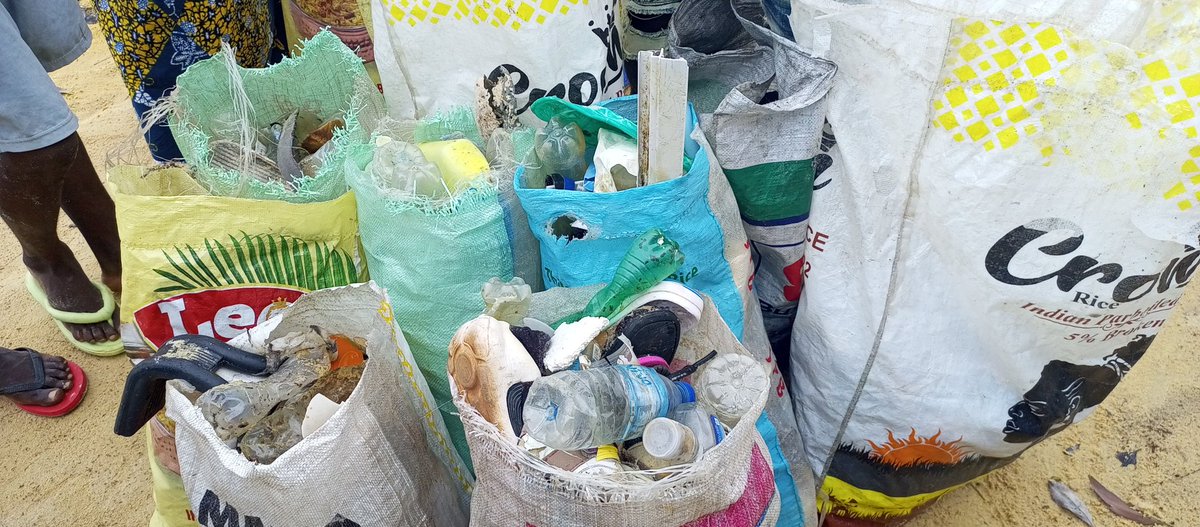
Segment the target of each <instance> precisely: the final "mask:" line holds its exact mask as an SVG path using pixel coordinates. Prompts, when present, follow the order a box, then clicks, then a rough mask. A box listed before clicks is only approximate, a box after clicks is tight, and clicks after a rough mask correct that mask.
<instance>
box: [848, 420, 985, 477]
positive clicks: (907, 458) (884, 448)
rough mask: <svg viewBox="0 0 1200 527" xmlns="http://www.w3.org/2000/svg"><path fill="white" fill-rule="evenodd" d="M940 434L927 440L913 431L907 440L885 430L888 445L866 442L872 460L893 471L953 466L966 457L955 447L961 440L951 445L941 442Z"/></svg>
mask: <svg viewBox="0 0 1200 527" xmlns="http://www.w3.org/2000/svg"><path fill="white" fill-rule="evenodd" d="M941 437H942V431H941V430H938V432H937V433H936V434H933V435H932V436H929V437H921V436H919V435H917V430H916V429H915V428H913V429H912V431H911V432H910V433H909V434H908V437H899V438H897V437H896V435H895V434H894V433H893V432H892V431H891V430H888V438H887V441H884V442H883V443H882V444H877V443H875V442H874V441H870V440H868V441H867V443H869V444H870V445H871V452H870V453H869V454H868V455H869V456H870V457H871V459H872V460H874V461H877V462H879V463H882V464H884V465H891V466H893V467H897V468H899V467H911V466H916V465H954V464H956V463H958V462H960V461H962V460H963V459H965V458H966V457H967V454H968V453H967V452H966V450H964V449H963V448H962V447H960V446H959V445H958V444H959V443H961V442H962V438H961V437H960V438H958V439H955V440H954V441H943V440H942V439H941Z"/></svg>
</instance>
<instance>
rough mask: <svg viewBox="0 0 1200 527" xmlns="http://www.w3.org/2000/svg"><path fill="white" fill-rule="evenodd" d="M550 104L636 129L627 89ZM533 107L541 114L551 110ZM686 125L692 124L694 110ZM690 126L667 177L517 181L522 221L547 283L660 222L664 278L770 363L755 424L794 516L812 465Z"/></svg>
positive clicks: (600, 275)
mask: <svg viewBox="0 0 1200 527" xmlns="http://www.w3.org/2000/svg"><path fill="white" fill-rule="evenodd" d="M554 107H559V108H558V109H559V113H560V114H561V116H562V118H565V119H568V120H570V119H574V120H577V121H579V122H580V123H581V124H582V125H583V126H582V128H583V129H584V130H585V133H587V134H588V136H589V138H592V139H594V136H595V130H596V129H597V128H598V127H599V126H607V127H609V128H610V129H614V130H619V129H627V130H630V129H636V128H635V127H633V120H634V119H635V118H636V115H637V99H636V97H624V98H620V99H614V100H612V101H606V102H604V103H601V104H600V106H599V108H596V107H591V108H589V109H587V110H586V112H587V114H586V115H585V112H583V111H578V110H576V109H572V108H570V107H566V105H564V104H563V103H561V101H554V100H545V101H541V102H539V103H538V104H537V105H535V107H534V110H535V111H539V112H540V111H542V109H543V108H546V109H548V110H551V109H554ZM539 116H540V117H542V118H544V119H548V118H549V117H550V114H549V113H545V114H543V113H539ZM601 122H603V123H605V124H601ZM691 124H692V125H693V126H694V125H695V124H696V123H695V119H694V118H693V119H692V123H691ZM693 132H694V133H692V137H690V138H689V139H688V140H687V141H686V144H685V150H686V151H687V153H688V155H690V156H691V157H692V162H691V167H690V169H689V170H688V171H687V173H685V174H684V175H683V176H681V177H678V178H675V179H673V180H670V181H665V182H662V183H656V184H654V185H650V186H646V187H641V188H635V189H629V190H623V191H620V192H613V193H591V192H569V191H562V190H553V189H544V188H518V189H517V196H518V197H519V198H520V200H521V206H522V207H523V208H524V209H525V213H526V215H528V217H529V227H530V230H531V231H532V232H533V235H534V236H536V237H537V238H538V240H539V241H540V243H541V254H542V269H543V273H544V276H543V278H544V280H545V282H546V286H547V287H554V286H567V287H575V286H581V285H587V284H594V283H600V282H606V281H608V280H611V279H612V273H613V270H614V269H616V267H617V265H618V264H619V263H620V261H621V259H622V258H623V257H624V256H625V252H626V251H628V250H629V247H630V246H631V245H632V244H633V241H634V239H635V238H637V237H638V236H640V235H641V234H642V233H643V232H646V231H647V230H649V229H651V228H660V229H662V230H663V232H664V233H666V235H667V237H669V238H671V239H672V240H674V241H675V242H677V243H678V244H679V247H680V249H681V250H682V251H683V254H684V262H683V267H682V268H681V269H680V270H679V271H678V272H677V273H676V274H675V275H673V276H672V277H670V278H669V280H672V281H676V282H680V283H683V284H684V285H686V286H688V287H690V288H692V289H694V290H696V291H698V292H700V293H703V294H705V295H708V296H709V297H711V298H712V301H713V304H714V305H716V307H717V310H718V311H719V312H720V315H721V317H722V318H724V320H725V322H726V323H727V324H729V327H730V329H731V330H732V331H733V333H734V335H735V336H737V337H738V338H740V339H741V340H742V342H743V344H744V345H745V346H746V348H747V349H749V350H750V352H751V354H753V355H754V356H755V357H756V358H758V359H760V360H762V361H763V362H764V363H767V364H768V366H769V368H770V369H771V380H772V383H773V389H772V390H771V394H772V397H770V398H769V399H768V401H767V404H766V416H767V417H766V418H764V419H761V420H760V422H759V431H760V432H761V433H762V435H763V436H764V437H765V438H766V440H767V445H768V446H769V447H770V451H771V461H772V465H773V466H774V468H775V480H776V483H777V484H778V485H779V487H780V489H783V491H784V492H783V493H782V498H783V503H784V513H785V515H786V516H787V517H789V518H797V517H799V515H800V512H801V504H800V501H799V500H800V498H801V497H803V496H804V494H805V491H804V490H803V489H805V488H809V487H810V486H811V474H810V469H809V467H808V465H807V464H806V463H805V461H804V456H803V454H802V450H803V445H802V441H801V438H800V433H799V430H798V428H797V424H796V417H795V414H794V412H793V408H792V403H791V399H790V397H789V396H788V391H787V387H786V386H785V385H784V381H783V376H782V372H781V371H780V369H779V368H778V365H777V364H776V361H775V358H774V355H773V354H772V353H771V349H770V345H769V344H768V342H767V337H766V332H765V331H764V330H763V322H762V315H761V314H760V312H759V309H758V298H757V296H756V295H755V294H754V292H753V291H752V290H751V289H750V282H751V271H752V270H751V267H750V252H749V250H748V249H749V247H750V243H749V241H748V240H747V239H746V234H745V231H744V230H742V224H741V221H740V220H739V218H738V215H737V202H736V201H735V199H734V196H733V192H732V191H731V190H730V187H729V182H728V181H727V180H726V179H725V175H724V174H722V173H721V169H720V167H719V166H717V164H716V163H712V162H711V160H710V157H709V152H710V151H711V150H710V148H709V147H708V145H707V143H706V140H705V139H704V134H703V133H701V132H700V131H699V130H698V129H695V130H693ZM523 175H524V169H518V170H517V181H518V182H520V181H522V180H523ZM518 184H519V183H518ZM564 218H565V219H564ZM556 224H558V225H562V224H569V225H571V226H572V227H573V228H575V229H583V230H585V231H586V233H585V234H582V235H581V237H580V236H576V235H575V234H578V231H575V232H574V233H571V235H567V234H564V233H562V232H561V231H558V232H556V228H555V225H556ZM793 482H794V483H793Z"/></svg>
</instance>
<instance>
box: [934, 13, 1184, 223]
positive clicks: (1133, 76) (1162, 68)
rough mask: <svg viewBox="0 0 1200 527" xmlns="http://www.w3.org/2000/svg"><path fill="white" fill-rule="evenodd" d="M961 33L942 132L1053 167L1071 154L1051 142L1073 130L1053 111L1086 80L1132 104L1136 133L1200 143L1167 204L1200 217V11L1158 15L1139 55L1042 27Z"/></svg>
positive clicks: (955, 41) (974, 27) (939, 118)
mask: <svg viewBox="0 0 1200 527" xmlns="http://www.w3.org/2000/svg"><path fill="white" fill-rule="evenodd" d="M957 27H958V29H959V30H958V31H956V32H955V36H954V37H953V38H952V39H951V41H950V46H949V51H948V54H947V57H946V62H945V65H944V68H943V79H942V88H941V91H940V93H939V94H938V97H937V98H936V99H935V100H934V103H933V110H934V114H933V115H934V119H933V125H934V126H935V127H937V128H941V129H944V130H946V131H947V132H949V133H950V136H951V137H952V138H953V139H954V140H955V141H958V142H970V143H975V144H979V145H981V146H982V147H983V148H984V149H985V150H986V151H989V152H990V151H995V150H997V149H999V150H1004V149H1007V148H1011V147H1013V146H1015V145H1017V144H1018V143H1021V142H1022V141H1032V142H1033V144H1034V145H1035V147H1036V148H1038V149H1039V151H1040V152H1041V154H1042V156H1044V157H1045V158H1046V164H1049V163H1050V162H1051V158H1052V156H1054V155H1055V154H1068V155H1069V154H1070V151H1069V149H1068V148H1067V147H1066V146H1063V145H1059V144H1056V142H1055V141H1054V140H1053V139H1051V138H1048V137H1043V136H1042V132H1044V131H1046V129H1047V128H1048V127H1053V126H1055V125H1059V124H1062V125H1067V126H1069V125H1070V123H1067V122H1066V121H1064V120H1063V119H1062V118H1061V117H1062V115H1057V116H1056V115H1055V111H1056V109H1055V108H1053V107H1050V108H1048V107H1047V105H1051V106H1054V102H1053V101H1052V97H1051V95H1052V94H1053V93H1054V91H1055V89H1056V88H1057V87H1060V84H1062V83H1063V82H1064V80H1065V81H1067V82H1070V83H1072V84H1073V85H1074V86H1078V84H1075V83H1077V82H1080V80H1081V79H1083V81H1082V82H1081V84H1086V85H1088V86H1093V87H1095V88H1096V89H1097V93H1098V94H1099V95H1100V96H1101V97H1111V96H1114V95H1116V96H1118V97H1119V98H1120V100H1123V101H1127V102H1128V107H1127V108H1126V110H1122V111H1127V114H1126V115H1125V118H1126V121H1127V122H1128V125H1129V126H1130V127H1131V128H1133V129H1143V128H1149V129H1151V130H1155V131H1157V133H1158V136H1159V137H1161V138H1164V139H1165V138H1172V139H1179V138H1180V136H1181V135H1182V136H1183V137H1185V138H1187V139H1189V140H1194V141H1195V146H1194V147H1193V148H1191V149H1190V151H1189V152H1188V153H1187V156H1186V158H1182V159H1181V160H1180V162H1179V163H1180V164H1179V171H1180V176H1181V178H1180V180H1179V182H1178V183H1176V184H1174V185H1172V186H1171V187H1170V188H1169V189H1167V190H1166V191H1165V192H1164V193H1163V198H1164V199H1167V200H1169V201H1171V202H1172V203H1174V204H1175V205H1176V206H1177V207H1178V208H1179V209H1180V210H1190V209H1192V208H1194V207H1200V29H1197V28H1200V9H1196V8H1195V5H1194V4H1193V3H1192V2H1180V3H1176V4H1169V5H1166V6H1162V7H1161V8H1160V9H1158V10H1156V11H1155V13H1154V14H1153V15H1152V17H1151V20H1150V21H1149V22H1148V23H1147V30H1146V32H1145V36H1144V37H1143V39H1142V40H1141V42H1139V46H1138V47H1139V48H1140V49H1143V50H1147V51H1145V52H1137V53H1134V52H1132V51H1131V50H1129V49H1128V48H1123V47H1120V46H1116V45H1112V44H1103V43H1095V42H1091V41H1088V40H1086V39H1081V38H1078V37H1076V36H1074V35H1073V34H1072V33H1071V32H1070V31H1068V30H1065V29H1062V28H1057V27H1054V26H1051V25H1046V24H1039V23H1036V22H1031V23H1019V24H1014V23H1007V22H997V21H985V20H962V21H959V22H958V24H957ZM1106 89H1107V90H1109V91H1113V92H1115V91H1118V90H1119V91H1120V92H1121V93H1120V94H1118V93H1105V90H1106ZM1078 96H1079V97H1084V96H1086V95H1085V94H1083V93H1080V94H1078ZM1114 100H1117V99H1107V100H1106V99H1100V101H1101V103H1102V104H1108V103H1110V102H1111V101H1114Z"/></svg>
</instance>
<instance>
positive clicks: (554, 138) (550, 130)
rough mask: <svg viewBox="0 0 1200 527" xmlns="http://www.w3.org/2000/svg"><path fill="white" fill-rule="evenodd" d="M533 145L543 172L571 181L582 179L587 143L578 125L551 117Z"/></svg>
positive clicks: (534, 139)
mask: <svg viewBox="0 0 1200 527" xmlns="http://www.w3.org/2000/svg"><path fill="white" fill-rule="evenodd" d="M533 144H534V146H533V148H534V152H535V153H536V154H537V157H538V160H540V161H541V162H542V165H543V169H544V170H546V171H547V172H549V173H555V174H560V175H562V176H563V177H568V178H571V179H573V180H579V179H582V178H583V173H584V172H585V171H586V170H587V163H586V162H585V159H584V152H585V151H586V150H587V143H586V140H585V139H584V136H583V129H581V128H580V127H579V125H577V124H575V123H570V122H566V121H563V120H562V119H559V118H558V117H552V118H551V119H550V122H548V123H546V126H545V127H544V128H542V129H540V130H538V131H537V134H536V135H535V136H534V138H533Z"/></svg>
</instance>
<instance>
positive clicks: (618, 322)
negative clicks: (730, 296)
mask: <svg viewBox="0 0 1200 527" xmlns="http://www.w3.org/2000/svg"><path fill="white" fill-rule="evenodd" d="M684 261H685V258H684V255H683V253H682V251H681V250H680V248H679V246H678V244H676V243H675V242H674V241H672V240H671V239H670V238H668V237H667V236H665V235H664V234H663V233H662V231H660V230H657V229H652V230H650V231H647V232H645V233H643V234H642V235H641V236H639V237H638V238H637V240H636V242H635V244H634V245H633V246H632V247H630V248H629V250H628V251H627V253H626V254H625V256H624V258H623V259H622V261H621V263H620V265H618V266H617V268H616V269H614V271H613V275H612V277H611V280H609V281H608V284H607V285H605V286H603V287H601V288H599V289H597V288H587V289H582V290H570V289H563V288H559V289H553V290H550V291H548V292H546V293H538V294H531V290H530V288H529V287H528V286H527V285H525V284H524V283H522V281H521V280H519V279H518V280H513V281H510V282H504V281H500V280H498V279H493V280H491V281H489V282H488V283H486V284H484V286H483V288H482V296H483V297H484V303H485V305H486V306H487V307H486V310H485V312H484V314H483V315H480V316H479V317H478V318H475V319H474V320H471V321H469V322H467V323H466V324H464V325H463V326H462V327H461V328H460V329H459V330H458V332H457V333H456V334H455V335H454V338H453V340H452V341H451V343H450V357H449V361H448V368H447V369H448V372H449V376H450V379H451V382H452V384H453V386H454V388H455V393H456V394H457V398H456V403H457V404H458V405H459V408H460V411H461V412H462V413H463V421H464V423H465V424H467V429H468V432H469V433H468V436H467V437H468V440H470V442H471V452H472V455H473V456H474V457H475V467H476V475H477V477H478V480H477V487H476V491H475V494H474V497H473V500H472V514H473V517H484V518H487V519H488V523H501V524H503V523H505V520H506V519H512V518H524V519H526V520H527V521H535V520H536V519H537V518H539V517H542V518H547V519H549V518H555V519H557V520H558V521H562V522H566V523H570V524H586V523H587V521H589V520H588V518H591V517H592V515H593V514H594V512H586V511H587V510H588V508H589V507H595V506H596V505H597V504H602V503H614V504H615V503H623V504H624V505H625V507H626V508H625V509H623V510H621V511H620V512H615V511H613V512H612V513H610V516H609V518H608V520H605V521H607V522H620V521H624V520H621V518H626V519H631V518H639V519H644V518H646V517H652V518H653V517H660V518H662V519H663V520H664V521H677V520H675V519H673V518H676V517H681V516H689V515H690V516H691V517H695V515H696V514H712V515H713V516H712V518H711V520H710V521H713V522H714V523H713V525H739V524H740V523H739V522H738V521H733V520H731V519H730V516H729V515H731V514H734V513H733V512H731V511H733V510H735V509H736V507H731V504H732V501H733V500H734V499H736V498H737V497H738V496H739V495H743V494H750V495H753V494H755V493H756V492H761V491H762V487H760V485H766V486H767V488H770V489H772V490H771V491H770V492H769V494H774V493H775V491H774V490H773V489H774V487H775V483H774V479H773V478H772V477H771V470H770V468H769V465H768V464H766V462H765V458H764V457H763V456H764V455H765V453H764V452H763V451H759V450H758V448H759V447H757V446H756V441H757V440H756V439H754V438H757V437H758V434H757V433H756V431H755V429H754V423H755V422H756V421H757V419H758V416H759V415H761V412H762V409H763V405H764V402H765V400H766V397H767V393H766V392H767V389H768V386H769V381H768V379H769V376H768V372H767V371H766V369H765V368H764V366H763V364H761V363H760V362H759V361H757V360H756V359H754V358H752V357H751V356H750V355H749V354H748V353H747V352H746V351H745V349H744V348H742V347H741V346H740V345H738V344H737V339H736V338H735V337H733V336H732V334H730V333H729V329H728V327H726V326H725V325H724V324H723V323H720V322H719V321H720V317H719V315H717V314H716V313H715V309H713V305H712V303H711V301H708V300H705V299H704V298H703V297H701V296H700V295H698V294H696V293H695V292H693V291H691V290H690V289H688V288H687V287H684V286H682V285H680V284H679V283H677V282H671V281H664V279H665V278H666V277H668V276H671V275H672V274H673V273H675V272H676V271H677V270H678V269H679V267H680V266H681V265H682V264H683V263H684ZM563 292H566V293H563ZM555 293H559V294H566V295H567V297H566V298H559V299H556V300H543V297H542V295H553V294H555ZM585 295H586V296H585ZM548 306H553V307H548ZM483 423H486V425H484V424H483ZM739 425H740V426H739ZM730 440H732V442H730ZM755 460H757V461H758V463H756V462H755ZM514 467H515V468H516V471H515V472H514ZM715 470H724V471H726V472H727V474H738V473H741V474H745V475H746V476H747V477H749V478H750V479H749V480H748V483H747V484H746V486H744V487H742V486H735V488H734V489H732V492H733V494H732V495H729V494H727V493H728V492H729V491H730V490H731V489H727V488H726V485H727V483H730V482H731V481H732V480H730V481H726V480H724V479H720V480H719V481H712V480H711V479H712V478H713V477H714V476H715V474H713V471H715ZM533 475H539V476H536V477H534V479H530V478H531V477H533ZM733 479H734V480H736V479H737V477H733ZM538 480H541V481H543V482H544V483H543V484H542V485H537V484H534V483H532V482H534V481H538ZM702 482H703V483H702ZM656 484H657V485H659V486H658V487H653V485H656ZM689 487H690V488H692V489H693V490H692V491H691V493H690V494H691V495H690V496H687V497H684V496H683V495H680V494H678V493H679V489H683V488H689ZM563 489H574V490H573V491H571V492H570V493H567V494H563V492H565V491H564V490H563ZM652 489H653V490H652ZM672 489H674V490H672ZM684 494H688V493H684ZM547 500H549V501H551V502H552V503H553V504H554V508H553V509H551V510H552V511H558V512H557V513H554V512H551V513H543V512H538V511H537V509H538V508H539V507H538V506H537V505H535V503H536V502H537V501H547ZM769 501H770V500H766V501H764V502H762V503H760V504H758V505H755V506H754V507H751V509H752V510H755V511H757V512H755V513H751V514H757V516H754V517H756V518H763V517H774V516H775V515H778V514H779V512H778V510H775V512H769V511H768V509H769V507H768V505H769ZM675 504H678V505H679V506H680V510H673V511H671V512H662V511H661V510H660V511H658V512H653V511H647V510H642V508H643V507H655V506H660V507H663V508H665V509H671V508H672V507H671V506H672V505H675ZM746 512H747V511H745V510H743V511H741V512H740V513H746ZM476 514H478V516H475V515H476ZM547 514H557V515H556V516H547Z"/></svg>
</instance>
